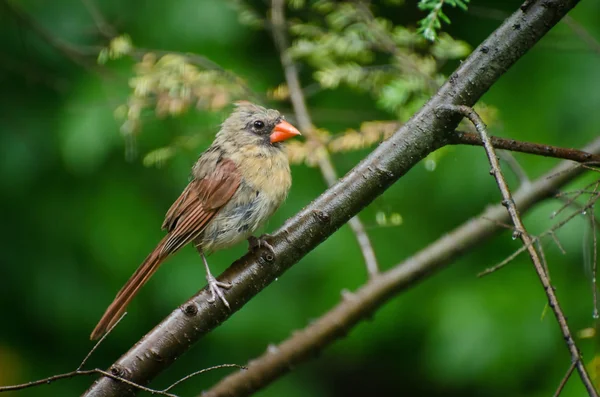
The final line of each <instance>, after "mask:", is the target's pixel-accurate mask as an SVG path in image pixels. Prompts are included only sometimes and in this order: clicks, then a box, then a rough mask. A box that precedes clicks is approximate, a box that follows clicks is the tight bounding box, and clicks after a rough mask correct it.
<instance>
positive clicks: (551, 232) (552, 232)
mask: <svg viewBox="0 0 600 397" xmlns="http://www.w3.org/2000/svg"><path fill="white" fill-rule="evenodd" d="M599 199H600V197H595V198H594V199H593V200H592V201H590V202H588V203H587V204H585V205H582V206H581V207H580V208H579V209H578V210H577V211H575V212H573V213H572V214H570V215H569V216H567V217H566V218H565V219H563V220H562V221H560V222H558V223H557V224H555V225H554V226H552V228H550V229H548V230H547V231H545V232H544V233H542V234H540V235H539V236H537V237H536V236H533V237H532V241H533V242H537V241H538V240H541V239H542V238H544V237H546V236H550V237H552V239H553V240H554V243H555V244H556V246H557V247H558V249H559V250H560V252H561V253H562V254H566V251H565V249H564V248H563V246H562V244H561V243H560V241H559V240H558V238H557V237H556V233H555V232H556V231H557V230H558V229H560V228H561V227H563V226H564V225H566V224H567V223H568V222H569V221H571V220H572V219H573V218H575V217H577V216H579V215H580V214H581V212H582V211H586V210H588V209H589V208H591V207H592V206H593V205H594V203H595V202H596V201H597V200H599ZM526 249H527V246H525V245H523V246H521V247H520V248H519V249H518V250H516V251H515V252H513V253H512V254H511V255H510V256H508V257H507V258H506V259H504V260H503V261H502V262H500V263H498V264H497V265H494V266H492V267H490V268H487V269H486V270H484V271H482V272H481V273H479V274H477V277H483V276H486V275H488V274H490V273H493V272H495V271H496V270H498V269H500V268H502V267H504V266H506V265H507V264H508V263H509V262H511V261H512V260H513V259H514V258H515V257H517V256H518V255H519V254H520V253H522V252H525V250H526Z"/></svg>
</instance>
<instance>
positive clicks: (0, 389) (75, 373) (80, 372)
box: [0, 368, 177, 397]
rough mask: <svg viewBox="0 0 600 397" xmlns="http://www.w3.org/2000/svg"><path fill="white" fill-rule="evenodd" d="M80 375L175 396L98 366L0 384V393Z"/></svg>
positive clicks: (171, 396) (153, 392)
mask: <svg viewBox="0 0 600 397" xmlns="http://www.w3.org/2000/svg"><path fill="white" fill-rule="evenodd" d="M81 375H104V376H106V377H108V378H111V379H113V380H116V381H119V382H123V383H125V384H127V385H129V386H132V387H135V388H136V389H139V390H143V391H147V392H149V393H152V394H159V395H162V396H168V397H177V396H176V395H175V394H171V393H166V392H163V391H160V390H154V389H150V388H148V387H145V386H142V385H139V384H137V383H134V382H132V381H130V380H127V379H125V378H121V377H120V376H117V375H114V374H112V373H110V372H107V371H104V370H101V369H100V368H95V369H88V370H76V371H71V372H67V373H64V374H59V375H54V376H50V377H48V378H45V379H40V380H36V381H33V382H27V383H23V384H20V385H12V386H1V387H0V393H2V392H6V391H15V390H22V389H28V388H30V387H34V386H40V385H46V384H49V383H52V382H55V381H57V380H60V379H69V378H74V377H76V376H81Z"/></svg>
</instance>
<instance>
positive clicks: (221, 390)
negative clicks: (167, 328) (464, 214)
mask: <svg viewBox="0 0 600 397" xmlns="http://www.w3.org/2000/svg"><path fill="white" fill-rule="evenodd" d="M586 150H589V151H592V152H596V153H600V138H599V139H596V140H595V142H593V143H592V144H591V145H589V146H588V147H587V148H586ZM582 172H584V170H583V169H582V168H581V167H578V168H573V166H572V163H571V162H568V161H565V162H562V163H561V164H559V165H558V166H557V167H555V168H553V169H552V170H551V171H550V172H548V173H547V174H545V175H543V176H542V177H540V178H538V179H537V180H535V181H534V182H532V183H531V185H529V186H522V187H521V188H520V189H519V190H518V191H517V192H516V193H515V195H514V197H515V203H516V205H517V207H518V208H519V210H520V211H521V212H525V211H527V210H528V209H530V208H531V207H532V206H534V205H535V204H537V203H539V202H540V201H542V200H544V199H548V198H551V197H552V195H553V193H554V192H555V191H556V190H557V189H559V188H560V187H562V186H564V185H565V184H567V183H569V182H571V181H572V180H573V178H575V177H576V176H578V175H580V174H581V173H582ZM557 174H558V177H554V176H555V175H557ZM509 221H510V218H509V216H508V213H507V212H506V210H505V209H504V207H503V206H502V205H501V204H497V205H495V206H493V207H490V208H488V209H487V210H486V211H484V212H483V213H482V214H480V215H479V216H476V217H474V218H472V219H471V220H469V221H467V222H465V223H464V224H463V225H461V226H459V227H458V228H456V229H454V230H453V231H451V232H450V233H448V234H445V235H444V237H442V238H440V239H439V240H437V241H435V242H434V243H432V244H430V245H429V246H427V247H426V248H424V249H423V250H421V251H420V252H418V253H416V254H415V255H414V256H412V257H411V258H409V259H407V260H405V261H404V262H402V263H400V264H398V265H396V266H395V267H393V268H392V269H390V270H388V271H386V272H384V273H381V274H380V277H378V278H377V279H375V280H370V281H369V282H367V283H366V284H365V285H364V286H362V287H361V288H359V289H358V290H357V291H356V292H354V293H352V294H347V295H346V296H344V299H342V301H341V302H340V303H338V305H337V306H335V307H334V308H332V309H331V310H329V311H328V312H327V313H325V314H324V315H323V316H321V317H320V318H319V319H317V320H316V321H314V322H312V323H311V324H310V325H309V326H307V327H306V328H304V329H303V330H301V331H296V332H293V333H292V336H291V337H290V338H289V339H287V340H285V341H284V342H282V343H281V344H279V345H277V346H276V347H275V348H273V349H269V351H268V352H266V353H265V354H263V355H262V356H260V357H257V358H254V359H252V360H250V361H249V362H248V365H247V369H246V370H244V371H238V372H235V373H233V374H231V375H228V376H227V377H225V378H224V379H222V380H221V381H220V382H219V383H217V384H216V385H215V386H214V387H213V388H211V389H210V390H208V391H205V392H204V393H203V395H202V396H203V397H219V396H232V395H233V396H238V397H240V396H248V395H250V394H252V392H254V391H257V390H260V389H263V388H264V387H266V386H267V385H268V384H270V383H272V382H273V381H275V380H276V379H277V378H279V377H281V376H283V375H284V374H286V373H287V372H289V371H290V370H291V368H294V367H296V366H297V365H298V364H300V363H302V362H304V361H308V360H309V359H312V358H314V357H316V356H318V355H319V353H320V352H321V351H322V350H324V349H325V348H326V347H327V346H329V345H330V344H332V343H333V342H335V341H336V340H337V339H340V338H342V337H344V335H346V334H347V333H348V331H349V330H350V329H351V328H353V327H354V326H356V324H358V323H359V322H360V321H361V320H363V319H368V318H371V317H372V316H373V313H374V312H375V311H376V310H378V309H379V308H380V307H381V306H383V304H384V303H387V301H388V300H390V299H391V298H393V297H394V296H396V295H398V294H400V293H401V292H403V291H404V290H406V289H407V288H408V287H413V286H414V285H415V284H416V283H417V282H419V281H422V280H424V279H425V278H427V277H429V276H431V275H433V274H434V273H435V272H436V271H437V270H440V269H441V268H443V267H444V266H446V265H448V264H450V263H451V262H452V261H454V260H456V259H457V258H458V257H460V256H461V255H462V254H464V253H467V252H470V251H471V250H472V249H473V248H474V247H476V246H477V245H480V244H481V243H483V242H484V241H486V240H487V239H489V238H490V237H492V236H493V235H494V234H496V233H497V232H499V231H503V230H504V228H503V227H502V224H503V223H505V222H509Z"/></svg>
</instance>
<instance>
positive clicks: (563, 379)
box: [554, 361, 576, 397]
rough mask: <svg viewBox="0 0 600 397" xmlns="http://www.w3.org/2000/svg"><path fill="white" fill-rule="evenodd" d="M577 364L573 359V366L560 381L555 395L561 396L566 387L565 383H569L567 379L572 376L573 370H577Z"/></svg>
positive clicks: (556, 396)
mask: <svg viewBox="0 0 600 397" xmlns="http://www.w3.org/2000/svg"><path fill="white" fill-rule="evenodd" d="M575 364H576V363H575V361H573V362H572V363H571V366H570V367H569V369H568V370H567V373H566V374H565V376H563V378H562V380H561V381H560V384H559V385H558V388H557V389H556V392H554V397H558V396H560V393H561V392H562V391H563V389H564V388H565V385H566V384H567V381H568V380H569V378H570V377H571V374H573V371H574V370H575Z"/></svg>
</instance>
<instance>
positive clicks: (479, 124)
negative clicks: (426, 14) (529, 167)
mask: <svg viewBox="0 0 600 397" xmlns="http://www.w3.org/2000/svg"><path fill="white" fill-rule="evenodd" d="M441 108H443V109H447V110H450V111H453V112H457V113H459V114H462V115H463V116H465V117H467V118H468V119H469V120H470V121H471V122H472V123H473V124H474V125H475V128H477V131H478V132H479V134H480V136H481V140H482V142H483V147H484V148H485V152H486V154H487V157H488V160H489V162H490V165H491V166H492V169H491V171H490V174H492V175H493V176H494V178H495V179H496V183H497V184H498V188H499V189H500V193H501V194H502V205H504V206H505V207H506V209H507V210H508V213H509V214H510V218H511V219H512V222H513V224H514V225H515V228H516V232H517V233H518V234H519V237H520V238H521V240H522V241H523V244H524V245H525V246H526V247H527V252H528V253H529V257H530V258H531V261H532V262H533V265H534V267H535V270H536V272H537V274H538V277H539V279H540V281H541V283H542V286H543V287H544V291H545V292H546V296H547V297H548V304H549V306H550V308H551V309H552V311H553V312H554V315H555V316H556V320H557V321H558V324H559V326H560V329H561V331H562V333H563V337H564V338H565V342H566V343H567V348H568V349H569V352H570V353H571V360H572V361H573V362H575V363H576V364H575V365H576V367H577V372H579V376H580V378H581V381H582V382H583V384H584V386H585V388H586V390H587V392H588V394H589V395H590V396H594V397H597V396H598V393H597V392H596V388H595V387H594V383H593V382H592V379H591V378H590V376H589V374H588V373H587V370H586V368H585V364H584V362H583V360H582V359H581V354H580V353H579V349H578V348H577V346H576V345H575V340H574V339H573V336H572V335H571V330H570V329H569V325H568V323H567V319H566V318H565V315H564V314H563V311H562V309H561V307H560V304H559V302H558V298H557V297H556V293H555V292H554V287H553V286H552V284H551V283H550V279H549V277H548V275H547V274H546V271H545V269H544V266H543V265H542V263H541V261H540V257H539V255H538V253H537V251H536V250H535V248H534V247H533V239H532V238H531V237H530V236H529V234H528V233H527V229H525V225H524V224H523V222H522V220H521V216H520V215H519V211H518V210H517V207H516V205H515V202H514V201H513V198H512V195H511V193H510V190H509V188H508V185H507V184H506V180H505V179H504V175H503V174H502V170H501V169H500V164H499V163H498V157H497V156H496V150H495V149H494V146H492V141H491V140H490V138H489V137H488V135H487V131H486V127H485V124H484V123H483V121H482V120H481V118H480V117H479V115H478V114H477V113H476V112H475V111H474V110H473V109H472V108H470V107H468V106H451V105H446V106H442V107H441Z"/></svg>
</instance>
